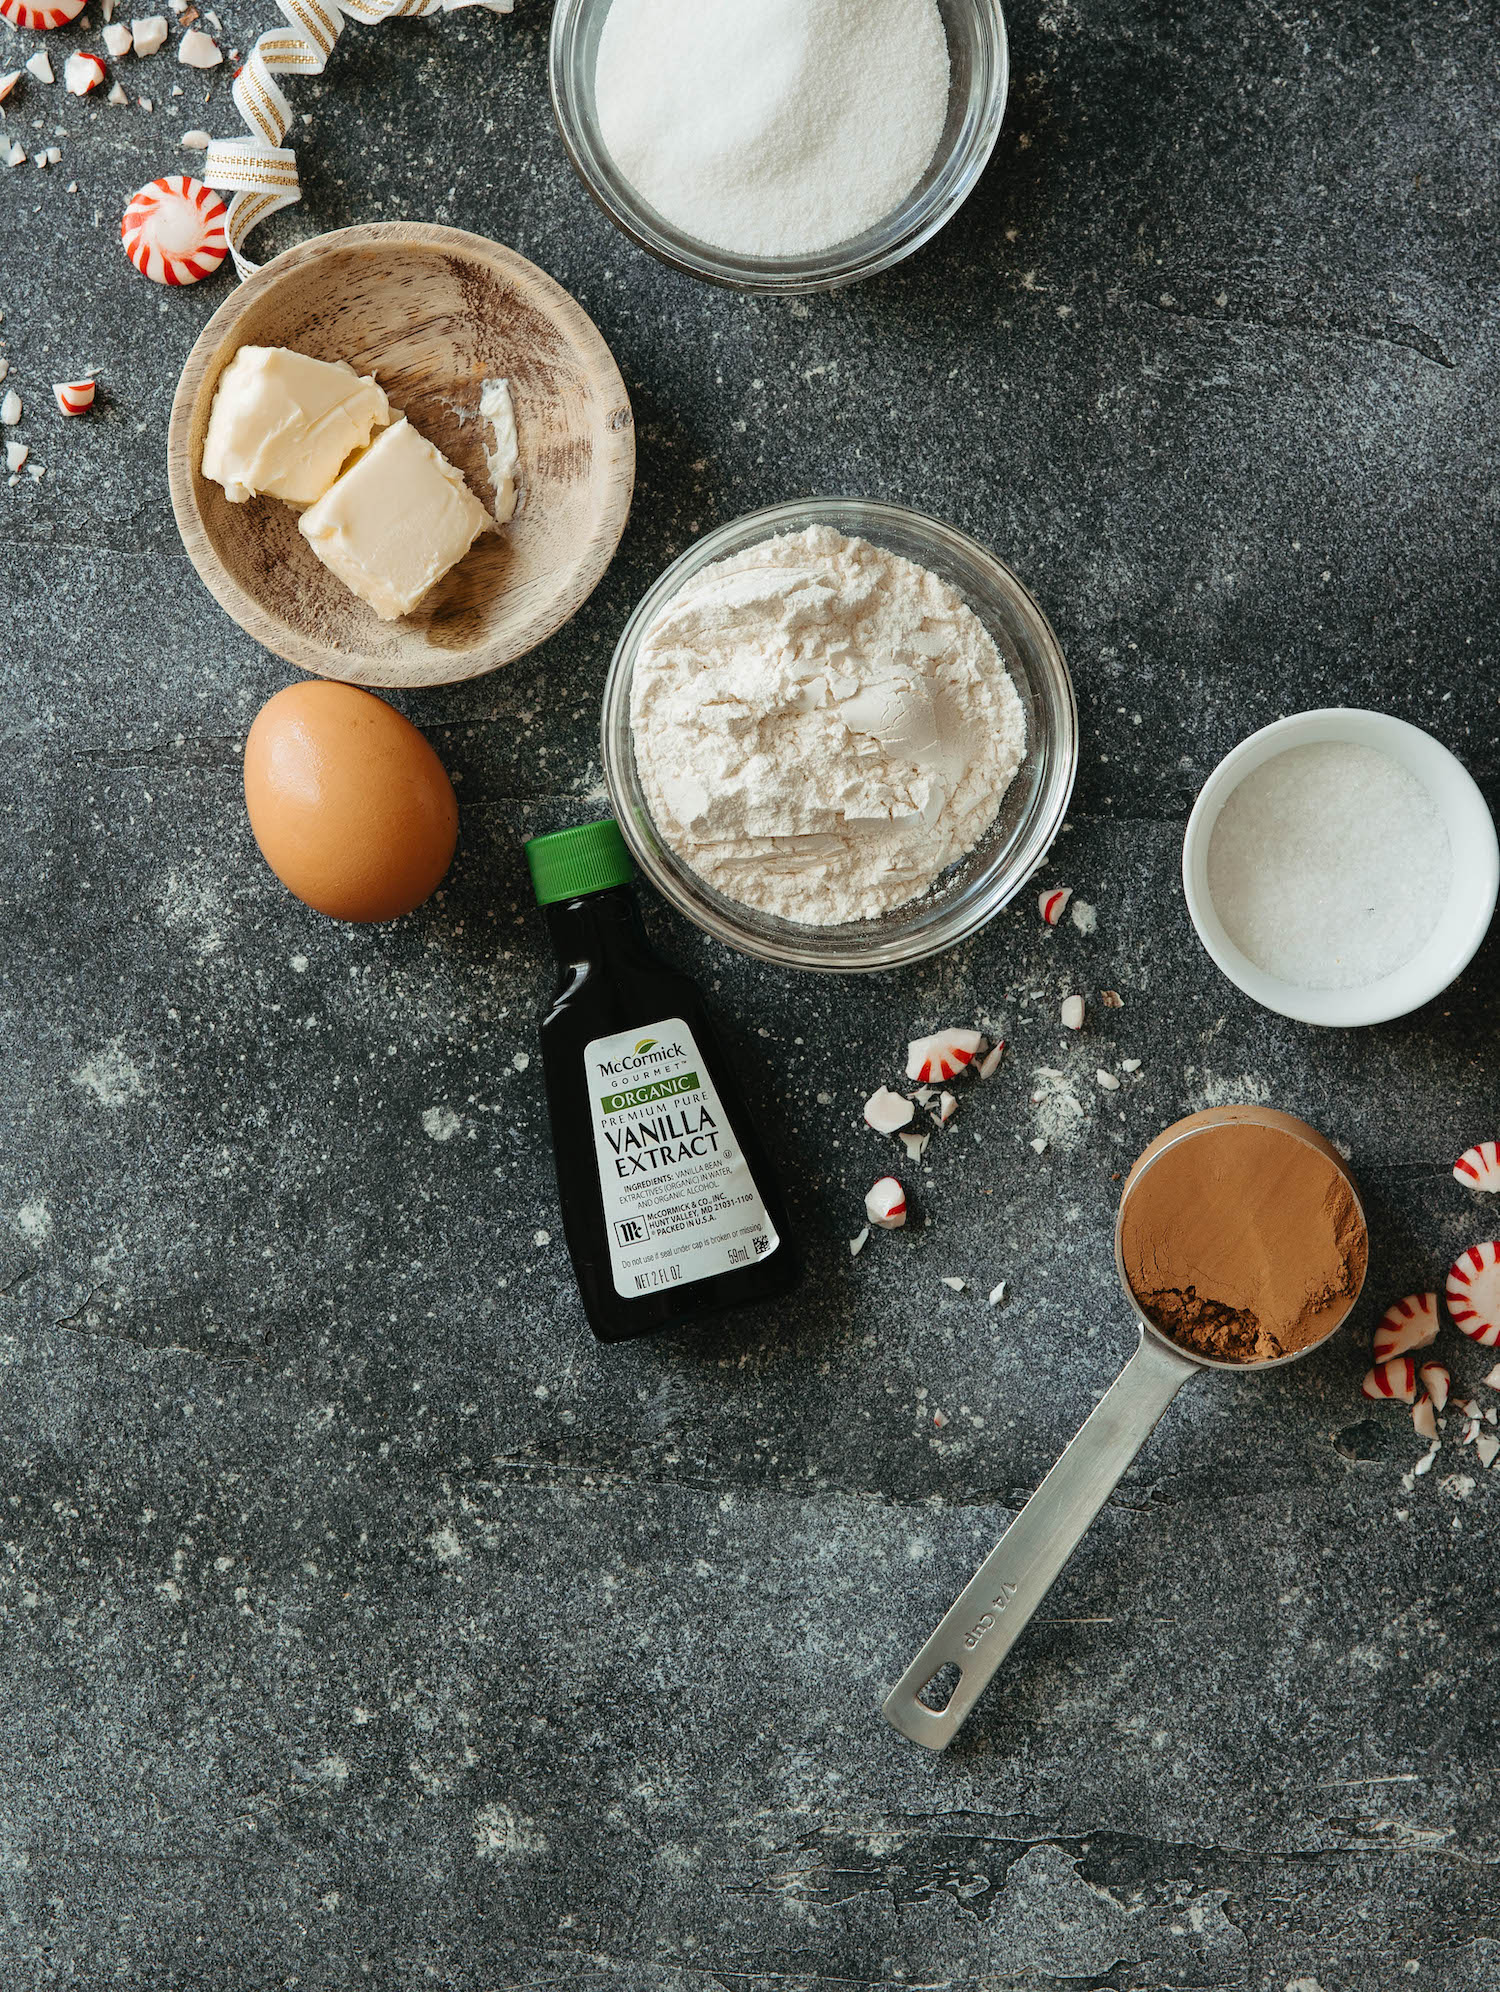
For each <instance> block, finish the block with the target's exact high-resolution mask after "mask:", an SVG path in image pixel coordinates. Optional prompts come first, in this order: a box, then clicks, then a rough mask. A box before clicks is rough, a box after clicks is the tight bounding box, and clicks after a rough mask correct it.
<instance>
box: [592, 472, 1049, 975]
mask: <svg viewBox="0 0 1500 1992" xmlns="http://www.w3.org/2000/svg"><path fill="white" fill-rule="evenodd" d="M816 525H824V526H831V527H832V528H833V529H834V531H836V532H840V533H844V534H847V535H848V536H849V537H850V538H851V539H865V540H869V541H871V542H872V543H873V544H874V545H876V546H880V547H885V548H887V549H888V550H889V551H890V552H892V553H896V554H900V555H901V556H902V557H903V558H905V559H907V560H911V561H914V562H916V564H917V565H918V566H920V567H926V568H930V569H931V570H932V571H933V572H934V573H935V574H937V575H938V576H940V578H941V579H942V580H944V581H946V582H947V583H948V584H949V586H950V587H952V588H953V589H955V590H956V592H957V593H958V594H959V595H961V596H962V597H963V599H964V601H965V602H967V603H968V605H969V607H970V608H971V609H972V610H973V611H974V613H975V614H976V615H977V616H978V617H979V619H980V621H981V622H982V623H983V624H984V626H985V628H986V629H987V630H988V631H989V634H990V636H991V637H992V638H993V640H994V643H995V647H996V648H997V650H998V651H999V653H1000V658H1001V662H1002V663H1003V664H1004V666H1005V668H1006V670H1007V671H1008V672H1009V673H1010V677H1011V682H1012V683H1013V684H1014V686H1015V688H1016V691H1017V694H1018V695H1019V697H1020V700H1021V704H1022V707H1023V708H1024V711H1025V714H1026V757H1025V759H1024V760H1023V761H1022V763H1021V765H1020V768H1019V769H1018V771H1017V773H1016V775H1015V778H1014V780H1013V781H1012V782H1011V785H1010V787H1009V788H1008V789H1007V790H1006V792H1005V796H1004V799H1003V800H1002V802H1001V805H1000V811H999V814H998V815H997V816H996V818H995V821H994V822H993V823H992V824H991V825H990V827H989V829H988V830H987V831H986V832H985V833H984V835H983V837H981V838H980V840H979V843H978V844H977V845H976V846H975V848H974V849H973V850H972V851H970V852H969V854H968V855H967V856H966V857H965V858H963V859H961V860H960V861H959V862H958V863H957V864H955V865H952V866H950V867H949V869H948V870H947V871H946V872H945V873H944V874H943V875H942V877H941V878H939V879H938V881H937V882H936V884H935V885H933V886H932V887H931V888H930V889H929V890H928V891H927V892H925V893H923V894H921V895H920V896H919V897H918V898H916V899H913V900H909V901H908V902H907V904H906V905H904V906H898V907H895V908H893V909H892V910H891V911H890V912H887V913H883V914H881V915H880V916H879V917H878V918H876V919H867V920H852V921H849V922H846V923H842V924H840V925H838V926H821V927H820V926H806V925H803V924H802V923H801V922H799V921H794V920H786V919H782V918H781V917H779V916H778V915H776V914H773V913H766V912H762V911H761V910H760V909H759V908H757V907H753V906H746V905H744V904H743V903H742V902H741V901H739V900H735V899H730V898H728V897H727V896H726V895H725V894H723V893H720V892H717V891H716V890H715V889H714V888H713V887H712V886H711V885H709V884H708V883H707V882H706V881H705V880H704V879H703V878H701V877H700V876H699V875H698V873H697V872H695V871H694V870H693V869H692V867H691V866H690V865H689V864H688V863H687V862H686V860H685V859H683V858H682V857H680V856H679V855H678V854H677V852H676V851H674V850H673V849H672V848H671V846H670V845H669V844H668V843H667V842H666V841H665V839H664V838H663V837H662V836H661V835H660V834H659V832H658V831H657V828H656V825H655V823H654V821H653V819H652V815H651V810H650V806H649V804H648V803H647V800H646V796H645V791H644V788H643V786H642V783H641V777H640V771H639V769H638V767H637V765H636V758H635V747H634V741H633V738H632V734H631V724H630V696H631V679H632V674H633V671H634V668H635V660H636V657H637V655H638V653H639V651H640V649H641V645H642V643H643V641H644V639H645V637H646V634H647V632H648V631H649V630H650V629H651V627H652V625H653V624H654V623H655V622H656V620H657V618H658V616H659V615H660V614H661V612H662V610H663V609H664V608H665V607H666V605H667V603H668V602H669V601H670V600H671V599H672V598H673V596H675V595H676V594H677V593H678V591H679V590H680V589H681V588H682V586H683V585H684V583H685V582H686V581H687V580H688V579H689V578H690V577H691V576H692V575H694V574H696V573H698V572H699V571H700V570H701V569H702V568H705V567H707V566H709V565H710V564H711V563H712V562H714V561H716V560H725V559H727V558H728V557H729V556H730V555H731V554H736V553H739V552H742V551H743V550H744V548H746V547H749V546H754V545H756V544H757V543H758V542H759V541H761V540H764V539H770V538H772V537H774V536H775V535H777V534H782V533H800V532H803V531H805V530H806V528H807V527H809V526H816ZM603 758H604V778H605V781H606V784H607V785H608V788H609V796H610V803H611V806H612V808H613V810H614V814H615V815H616V817H617V818H618V819H619V823H620V828H621V830H622V832H623V833H624V836H625V841H626V843H627V844H628V845H629V846H630V851H631V855H632V856H633V857H634V858H635V860H636V862H637V864H638V865H639V866H640V868H641V870H642V871H643V872H644V873H645V875H646V877H647V878H648V879H649V880H650V882H651V884H652V885H653V886H655V888H656V890H657V891H658V892H659V893H661V895H662V897H663V898H664V899H666V900H668V901H669V902H670V903H671V904H672V905H673V906H675V907H676V908H677V910H678V911H679V912H680V913H684V914H686V916H687V917H688V919H690V920H692V921H694V922H696V924H697V925H698V926H700V927H701V928H703V930H704V931H705V932H706V933H708V934H711V935H713V937H714V938H715V939H716V940H720V941H723V942H724V943H725V944H726V946H729V947H732V948H737V949H739V951H740V952H741V953H742V954H749V955H755V956H757V957H758V958H759V959H760V960H762V961H770V962H775V963H777V964H778V965H779V966H781V967H785V968H809V969H821V970H824V971H827V972H832V973H845V974H849V973H859V972H862V971H863V972H868V971H872V970H876V969H885V968H898V967H901V966H903V965H904V964H906V963H908V962H915V961H923V960H925V959H926V958H927V957H928V956H930V955H935V954H941V953H943V952H944V951H945V950H946V949H948V948H951V947H955V946H956V945H957V944H958V943H959V942H960V941H963V940H966V939H968V937H969V936H970V935H972V934H974V933H977V932H978V930H979V929H980V928H981V927H982V926H984V925H985V924H986V922H987V921H989V920H992V919H993V918H994V916H995V915H996V914H997V913H998V912H999V911H1000V910H1001V908H1002V907H1004V906H1006V905H1008V904H1009V902H1010V901H1011V900H1012V899H1014V898H1015V896H1016V895H1017V893H1019V892H1020V891H1021V890H1022V888H1023V887H1024V886H1025V885H1026V884H1027V882H1028V881H1029V880H1030V878H1031V877H1032V874H1033V873H1034V872H1035V870H1036V868H1037V866H1038V865H1039V864H1040V863H1041V862H1042V860H1043V858H1044V857H1045V856H1046V853H1047V851H1048V850H1049V848H1050V847H1051V844H1052V841H1053V839H1054V838H1055V837H1056V835H1057V833H1058V831H1059V830H1060V829H1061V828H1062V823H1063V818H1064V816H1065V815H1066V813H1067V808H1068V802H1069V799H1070V798H1071V796H1072V793H1073V780H1074V776H1075V774H1076V772H1077V766H1078V708H1077V704H1076V701H1075V699H1074V696H1073V684H1072V680H1071V679H1070V678H1069V676H1068V667H1067V664H1066V662H1065V660H1064V658H1063V653H1062V646H1061V645H1060V644H1059V643H1058V640H1057V638H1056V636H1055V635H1054V634H1053V632H1052V627H1051V625H1050V624H1049V623H1048V621H1047V618H1046V616H1045V615H1044V614H1043V613H1042V610H1041V608H1040V606H1039V605H1038V604H1037V602H1036V600H1035V598H1034V597H1033V596H1032V594H1031V593H1030V591H1029V590H1028V589H1027V588H1026V587H1025V585H1024V584H1023V583H1022V582H1021V581H1020V580H1019V579H1018V578H1017V577H1016V576H1015V575H1014V574H1012V572H1011V571H1010V569H1009V568H1008V567H1007V566H1006V565H1005V564H1004V562H1003V561H1000V560H997V559H996V557H995V556H994V554H992V553H990V552H988V551H987V550H986V549H985V548H984V547H982V546H980V545H979V543H978V542H977V541H976V540H972V539H970V538H969V537H968V536H967V535H966V534H964V533H960V532H956V531H955V530H954V529H953V527H951V526H946V525H943V524H941V523H940V522H939V521H937V520H935V519H929V518H927V517H925V516H924V515H923V514H922V513H920V512H913V511H908V510H907V509H906V508H905V507H903V506H898V505H885V504H879V503H876V502H874V501H871V500H866V499H859V498H810V499H798V500H794V501H793V502H791V503H789V504H784V505H773V506H770V507H768V508H767V509H766V510H765V511H761V512H751V513H747V514H746V515H745V516H744V517H743V518H740V519H735V520H733V521H732V522H731V523H730V524H729V525H727V526H721V527H719V529H718V530H717V531H716V532H712V533H709V534H708V535H707V536H706V537H705V538H703V539H700V540H698V541H696V542H695V544H694V545H692V546H690V547H689V548H688V550H687V552H686V553H684V554H682V555H681V556H680V557H679V558H678V559H677V560H675V561H674V562H673V563H672V565H671V566H670V567H668V568H667V569H666V571H665V572H664V573H663V574H662V575H661V576H660V577H659V579H658V580H657V581H656V582H655V583H654V584H653V586H652V587H650V588H649V589H648V590H647V591H646V593H645V595H644V596H643V597H642V598H641V601H640V603H639V605H638V606H637V608H636V610H635V613H634V614H633V615H632V616H631V618H630V621H629V622H628V623H627V624H626V626H625V629H624V632H623V634H622V635H621V637H620V641H619V644H618V646H617V647H616V650H615V655H614V661H613V663H612V664H611V665H610V670H609V677H608V680H607V682H606V684H605V687H604V717H603Z"/></svg>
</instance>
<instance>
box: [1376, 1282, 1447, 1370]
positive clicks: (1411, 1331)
mask: <svg viewBox="0 0 1500 1992" xmlns="http://www.w3.org/2000/svg"><path fill="white" fill-rule="evenodd" d="M1437 1332H1438V1304H1437V1295H1436V1294H1435V1293H1410V1294H1408V1295H1407V1296H1406V1298H1405V1300H1398V1301H1394V1302H1393V1303H1392V1304H1391V1305H1390V1306H1389V1307H1388V1308H1387V1309H1386V1311H1385V1313H1384V1314H1382V1315H1381V1317H1380V1320H1379V1322H1378V1324H1377V1326H1376V1329H1375V1345H1374V1355H1375V1360H1376V1362H1377V1363H1384V1362H1389V1361H1390V1359H1391V1357H1392V1356H1400V1355H1404V1354H1405V1353H1406V1351H1407V1350H1408V1349H1425V1348H1427V1347H1428V1346H1429V1344H1430V1343H1433V1342H1435V1341H1436V1340H1437Z"/></svg>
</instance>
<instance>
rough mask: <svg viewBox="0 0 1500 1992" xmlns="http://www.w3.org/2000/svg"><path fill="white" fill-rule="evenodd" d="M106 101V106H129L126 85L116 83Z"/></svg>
mask: <svg viewBox="0 0 1500 1992" xmlns="http://www.w3.org/2000/svg"><path fill="white" fill-rule="evenodd" d="M104 101H105V103H106V104H128V103H129V102H130V99H129V98H128V97H127V96H126V94H125V85H124V84H123V83H116V84H115V86H114V88H113V89H112V90H111V91H110V93H109V95H108V96H107V97H106V98H105V100H104Z"/></svg>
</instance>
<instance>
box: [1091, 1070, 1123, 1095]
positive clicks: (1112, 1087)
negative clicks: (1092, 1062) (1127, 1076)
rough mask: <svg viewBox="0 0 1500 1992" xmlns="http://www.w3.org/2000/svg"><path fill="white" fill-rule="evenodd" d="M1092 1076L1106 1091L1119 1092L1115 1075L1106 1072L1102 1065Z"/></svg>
mask: <svg viewBox="0 0 1500 1992" xmlns="http://www.w3.org/2000/svg"><path fill="white" fill-rule="evenodd" d="M1094 1077H1095V1079H1096V1080H1097V1081H1098V1083H1099V1084H1100V1085H1101V1086H1102V1087H1103V1088H1104V1090H1105V1092H1106V1093H1118V1092H1119V1090H1120V1082H1119V1080H1118V1079H1117V1078H1116V1077H1115V1075H1114V1073H1113V1072H1106V1071H1105V1070H1104V1067H1103V1066H1102V1065H1101V1066H1100V1067H1099V1069H1098V1071H1097V1072H1096V1073H1095V1074H1094Z"/></svg>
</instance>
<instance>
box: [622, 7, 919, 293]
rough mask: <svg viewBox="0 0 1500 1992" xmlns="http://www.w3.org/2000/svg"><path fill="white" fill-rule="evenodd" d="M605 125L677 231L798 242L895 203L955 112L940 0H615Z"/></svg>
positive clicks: (799, 246)
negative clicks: (950, 113)
mask: <svg viewBox="0 0 1500 1992" xmlns="http://www.w3.org/2000/svg"><path fill="white" fill-rule="evenodd" d="M594 96H595V103H596V106H597V110H598V118H599V130H600V134H601V136H602V138H603V141H604V144H605V146H606V148H607V149H608V151H609V152H610V154H611V156H612V157H613V159H614V161H615V164H616V165H617V166H618V168H619V169H620V171H621V172H622V173H623V174H624V176H625V178H626V179H627V180H628V181H630V183H631V185H632V186H634V187H635V189H636V190H637V192H638V193H639V194H641V195H642V196H643V198H644V199H645V200H647V201H649V202H650V204H651V205H652V207H654V208H655V209H656V210H657V212H658V213H659V214H661V215H662V216H663V217H664V218H665V219H666V220H667V221H668V222H670V223H672V225H673V226H674V227H676V228H679V229H681V230H682V231H683V233H684V234H687V235H691V236H695V237H696V238H697V239H698V240H699V241H701V242H706V243H709V244H711V245H713V246H714V247H716V248H719V249H725V250H729V251H731V252H733V253H736V254H739V255H744V256H803V255H811V254H814V253H815V252H817V251H819V250H822V249H830V248H832V247H833V246H834V244H835V243H839V242H847V241H848V240H849V239H850V238H851V237H852V236H855V235H859V234H861V233H862V232H863V231H864V230H865V229H867V228H870V227H872V226H873V225H874V224H875V223H876V222H878V221H881V220H883V219H884V218H885V216H887V215H888V214H891V213H892V212H894V210H895V209H896V208H898V207H899V206H900V205H901V202H902V201H903V200H904V199H905V198H906V196H907V195H908V194H909V193H911V191H912V189H913V188H914V187H915V186H916V185H917V184H918V182H919V181H920V180H921V178H922V176H923V174H924V173H925V172H926V170H927V167H928V165H929V164H930V163H931V160H932V157H933V154H934V153H935V152H936V150H937V146H938V141H939V139H940V138H941V137H942V134H943V126H944V124H945V123H946V121H947V114H948V43H947V38H946V36H945V35H944V33H943V22H942V16H941V15H940V13H939V11H938V7H937V0H614V4H613V5H612V6H611V7H610V10H609V13H608V15H607V16H606V18H605V22H604V28H603V31H602V32H601V34H600V36H599V53H598V65H597V68H596V71H595V79H594Z"/></svg>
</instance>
